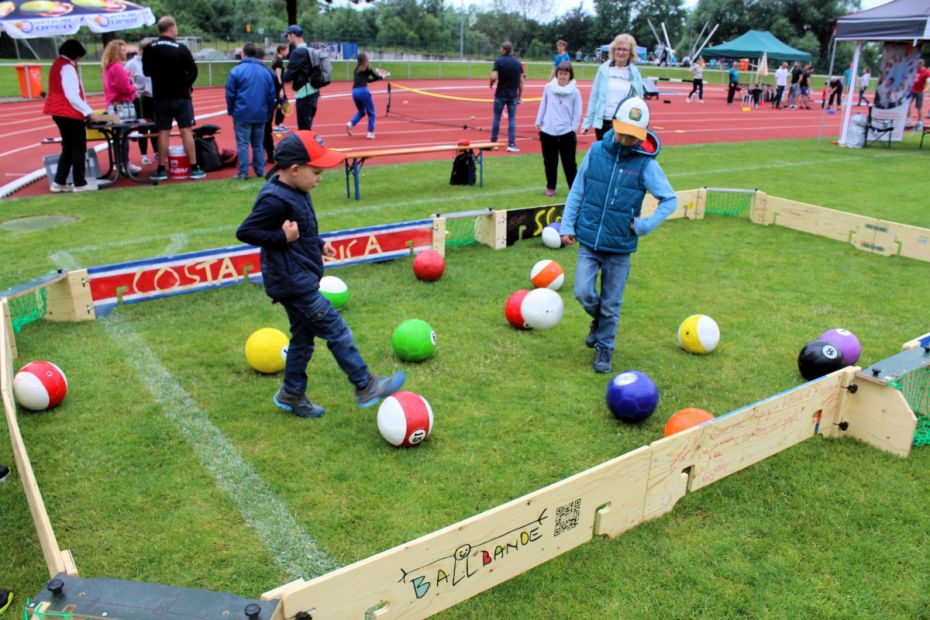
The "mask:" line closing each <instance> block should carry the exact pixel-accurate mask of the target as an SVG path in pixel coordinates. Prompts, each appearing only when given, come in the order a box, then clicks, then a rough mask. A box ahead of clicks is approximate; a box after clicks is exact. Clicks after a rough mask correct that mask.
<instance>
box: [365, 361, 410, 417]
mask: <svg viewBox="0 0 930 620" xmlns="http://www.w3.org/2000/svg"><path fill="white" fill-rule="evenodd" d="M406 379H407V376H406V375H405V374H404V371H402V370H401V371H398V372H395V373H394V374H393V375H391V376H390V377H384V376H381V375H371V376H370V377H369V378H368V385H366V386H365V387H363V388H358V389H356V390H355V400H356V401H357V402H358V406H359V407H362V408H365V407H371V406H372V405H374V404H375V403H377V402H378V401H379V400H381V399H382V398H386V397H388V396H390V395H391V394H393V393H394V392H397V391H398V390H400V388H402V387H404V381H405V380H406Z"/></svg>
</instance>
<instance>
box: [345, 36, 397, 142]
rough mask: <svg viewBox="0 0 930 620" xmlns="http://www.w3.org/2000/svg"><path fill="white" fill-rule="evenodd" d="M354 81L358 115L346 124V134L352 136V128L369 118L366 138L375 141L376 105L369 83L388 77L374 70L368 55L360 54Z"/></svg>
mask: <svg viewBox="0 0 930 620" xmlns="http://www.w3.org/2000/svg"><path fill="white" fill-rule="evenodd" d="M353 75H354V79H353V82H352V101H353V102H354V103H355V108H356V110H357V111H356V113H355V116H353V117H352V118H351V119H350V120H349V122H348V123H346V133H347V134H349V135H350V136H351V135H352V128H353V127H355V126H356V125H357V124H358V122H359V121H360V120H362V117H363V116H365V115H367V116H368V134H367V135H366V136H365V137H366V138H368V139H369V140H374V139H375V103H374V101H373V100H372V98H371V91H369V90H368V83H369V82H375V81H377V80H382V79H384V78H385V77H387V76H388V75H390V74H389V73H388V72H387V71H384V70H383V69H372V68H371V65H370V64H369V63H368V54H366V53H365V52H359V54H358V64H357V65H356V66H355V73H354V74H353Z"/></svg>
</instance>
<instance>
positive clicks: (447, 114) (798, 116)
mask: <svg viewBox="0 0 930 620" xmlns="http://www.w3.org/2000/svg"><path fill="white" fill-rule="evenodd" d="M397 83H400V84H403V85H405V86H409V87H415V88H418V89H423V90H429V91H432V92H435V93H436V94H441V95H444V96H452V97H463V98H471V99H490V98H491V96H492V91H491V90H490V89H489V88H488V86H487V81H486V80H420V81H416V80H414V81H404V80H400V81H398V82H397ZM658 84H659V90H660V92H661V93H662V95H661V96H660V98H659V100H658V101H656V100H655V99H652V100H650V108H651V111H652V122H651V126H652V128H653V129H654V130H655V131H656V133H658V135H659V137H660V139H661V140H662V143H663V144H664V145H666V146H669V145H680V144H698V143H714V142H737V141H748V140H771V139H787V138H811V137H816V136H817V133H818V127H819V124H820V109H819V108H816V109H814V110H773V109H771V108H769V107H768V106H764V107H760V108H757V109H754V110H752V111H750V112H743V111H742V110H741V106H740V105H739V104H738V103H737V104H734V105H733V106H727V105H726V89H725V87H722V86H707V87H705V89H704V99H705V103H704V104H703V105H700V104H698V103H696V102H695V103H691V104H686V103H685V95H686V94H687V93H688V91H689V90H690V84H687V83H671V82H659V83H658ZM544 86H545V82H544V81H541V80H533V81H530V82H528V83H527V85H526V88H525V91H524V97H525V98H527V99H532V98H534V97H539V96H540V95H541V94H542V90H543V87H544ZM590 88H591V83H590V82H584V83H581V84H579V89H580V90H581V94H582V98H583V100H584V101H585V104H587V100H588V94H589V92H590ZM350 90H351V88H350V85H349V84H348V83H346V82H337V83H334V84H332V85H330V86H329V87H327V88H326V89H325V90H324V91H323V93H324V95H323V97H322V99H321V101H320V108H319V112H318V113H317V116H316V119H315V121H314V130H315V131H317V132H318V133H319V134H321V135H322V136H323V137H324V139H325V140H326V144H327V145H328V146H331V147H335V148H340V149H342V148H372V147H377V148H389V147H404V146H414V145H417V146H420V145H432V144H453V143H456V142H459V141H460V140H484V139H487V138H488V137H489V135H488V134H489V133H490V132H489V129H488V128H489V127H490V124H491V104H490V103H483V102H473V101H460V100H455V99H445V98H442V99H440V98H434V97H426V96H424V95H419V94H415V93H406V92H403V91H400V90H398V89H397V88H396V87H395V88H394V89H393V96H392V104H391V105H392V112H394V113H397V112H401V113H403V114H404V115H408V116H411V117H414V118H417V119H424V120H425V119H430V121H431V122H426V123H424V122H410V121H409V120H404V119H401V118H394V117H393V116H390V117H385V116H384V111H385V107H386V103H387V91H386V84H385V83H384V82H378V83H375V84H373V85H372V86H371V92H372V94H373V96H374V99H375V109H376V110H377V113H378V115H379V118H378V121H377V128H376V134H377V139H376V140H375V141H373V142H372V141H369V140H367V139H365V137H364V136H365V119H363V120H362V122H361V123H359V125H358V126H357V127H356V131H355V135H354V136H351V137H350V136H348V135H347V134H346V132H345V124H346V121H347V120H348V119H349V118H350V117H351V115H352V114H353V113H354V111H355V107H354V105H353V103H352V99H351V95H350ZM89 99H90V103H91V105H92V106H93V107H94V108H95V109H101V108H103V107H104V104H103V96H102V95H92V96H90V98H89ZM664 101H669V103H664ZM537 108H538V103H537V102H534V101H526V102H524V103H523V104H522V105H521V106H520V108H519V110H518V113H517V120H518V128H517V135H518V139H517V141H518V143H519V145H520V148H521V151H522V154H527V153H539V142H538V140H537V139H536V138H535V137H534V136H535V133H536V130H535V127H534V121H535V117H536V110H537ZM194 110H195V113H196V115H197V118H198V123H201V124H203V123H214V124H217V125H219V126H220V127H221V128H222V132H221V134H220V135H219V136H218V138H217V140H218V142H219V145H220V147H221V148H222V147H225V148H235V138H234V136H233V130H232V122H231V119H230V117H228V116H227V115H226V102H225V96H224V92H223V89H222V88H218V87H214V88H200V89H197V90H196V91H195V93H194ZM840 121H841V117H840V115H839V114H837V115H835V116H834V115H831V116H826V117H825V124H824V134H823V135H824V136H825V137H826V138H829V139H832V138H834V137H836V136H837V135H838V133H839V128H840ZM285 123H287V124H288V125H292V124H294V118H293V117H289V118H288V119H287V120H286V121H285ZM506 123H507V121H506V118H504V119H502V123H501V125H502V127H501V136H502V137H503V138H504V139H505V140H506V134H507V130H506ZM463 124H467V125H469V128H468V129H463V128H462V125H463ZM57 136H58V130H57V128H56V127H55V125H54V123H53V122H52V121H51V117H48V116H45V115H43V114H42V102H41V101H25V102H15V103H5V104H0V145H2V146H0V188H2V187H3V186H6V185H7V184H8V183H11V182H16V181H17V180H20V179H22V178H23V177H25V176H26V175H28V174H30V173H34V172H35V171H36V170H39V169H41V167H42V157H43V156H45V155H49V154H57V153H58V152H59V147H58V146H57V145H42V144H40V143H39V141H40V140H41V139H42V138H45V137H57ZM593 139H594V132H593V131H592V132H589V134H588V135H587V136H579V150H586V149H587V147H588V145H589V144H590V143H591V141H592V140H593ZM179 142H180V141H179V140H178V139H177V138H173V139H172V143H175V144H177V143H179ZM94 144H97V143H90V144H89V146H92V145H94ZM131 155H132V159H133V161H135V162H136V163H138V159H139V154H138V150H137V149H136V148H133V149H132V153H131ZM493 156H494V157H507V156H510V155H509V154H507V153H495V154H494V155H493ZM100 157H101V158H102V159H103V160H105V159H106V156H105V154H101V155H100ZM430 157H435V155H432V156H430V155H418V156H397V157H390V158H382V159H375V160H372V161H371V162H370V164H369V165H375V164H378V163H391V164H396V163H401V162H409V161H418V160H423V159H428V158H430ZM449 159H451V155H450V156H449ZM101 165H102V166H105V165H106V164H105V161H101ZM153 168H154V167H147V169H146V171H145V172H143V175H144V174H145V173H146V172H148V171H149V169H153ZM491 171H492V173H493V166H492V168H491ZM234 173H235V171H234V170H233V169H227V170H223V171H219V172H214V173H211V174H210V175H209V177H208V180H209V179H217V178H228V177H230V176H233V175H234ZM167 182H168V183H187V182H193V181H167ZM131 185H132V183H131V182H129V181H127V180H125V179H124V180H121V182H120V186H131ZM47 192H48V183H47V180H46V179H45V178H44V177H43V178H41V179H39V180H37V181H36V182H33V183H31V184H30V185H27V186H25V187H24V188H22V189H20V190H18V191H16V192H15V193H13V194H12V196H14V197H20V196H29V195H38V194H43V193H47ZM6 193H7V192H5V191H2V190H0V195H4V194H6Z"/></svg>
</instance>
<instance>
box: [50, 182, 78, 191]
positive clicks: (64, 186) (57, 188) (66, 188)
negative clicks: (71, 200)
mask: <svg viewBox="0 0 930 620" xmlns="http://www.w3.org/2000/svg"><path fill="white" fill-rule="evenodd" d="M52 191H53V192H55V193H56V194H60V193H62V192H73V191H74V186H73V185H69V184H67V183H64V184H62V183H55V181H52Z"/></svg>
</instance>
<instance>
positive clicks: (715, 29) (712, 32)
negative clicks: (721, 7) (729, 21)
mask: <svg viewBox="0 0 930 620" xmlns="http://www.w3.org/2000/svg"><path fill="white" fill-rule="evenodd" d="M719 25H720V24H714V29H713V30H711V31H710V34H709V35H707V38H706V39H704V43H702V44H701V47H699V48H698V51H697V52H696V53H695V54H694V56H692V58H700V57H701V52H702V51H703V50H704V47H705V46H706V45H707V44H708V43H709V42H710V38H711V37H712V36H714V33H715V32H717V27H718V26H719Z"/></svg>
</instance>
